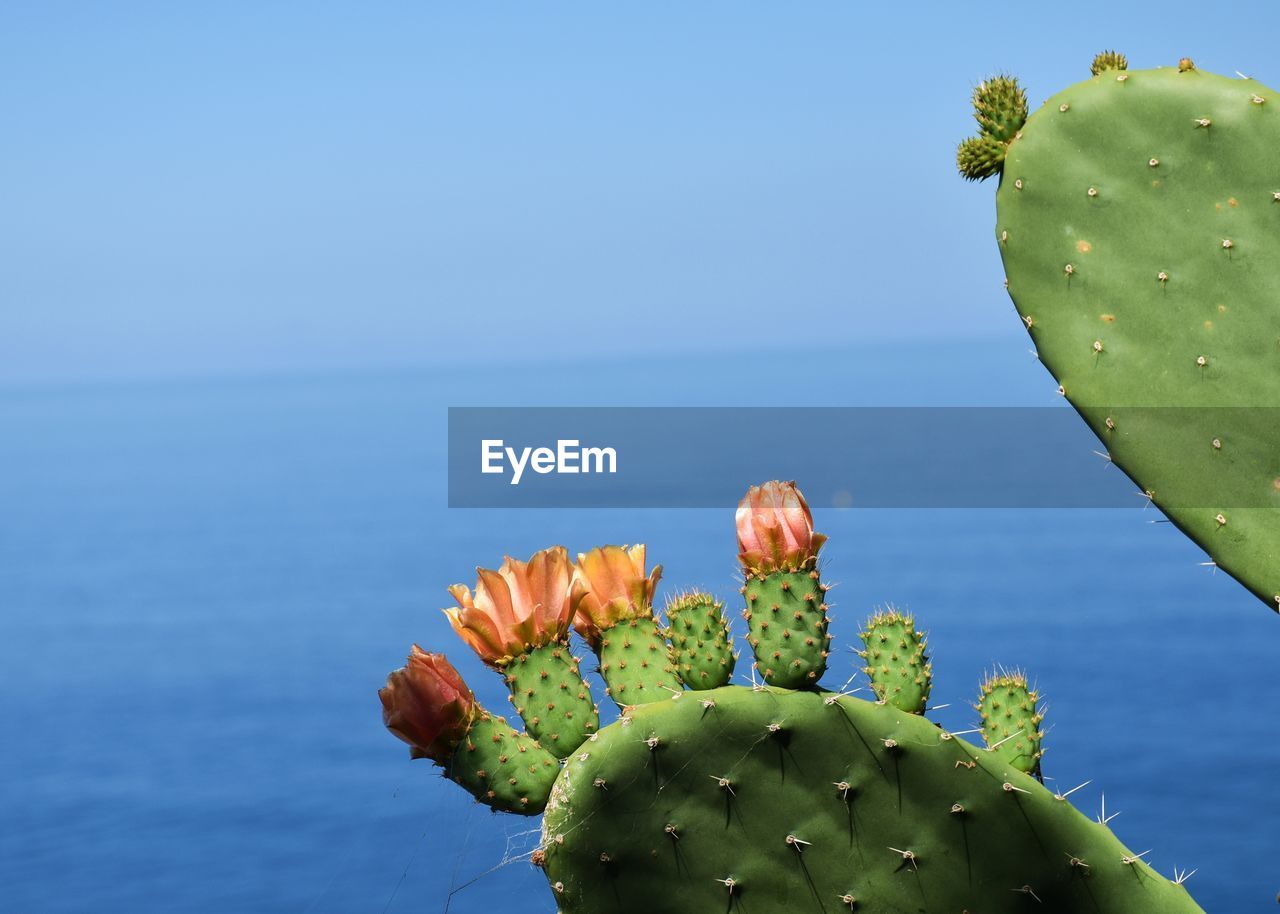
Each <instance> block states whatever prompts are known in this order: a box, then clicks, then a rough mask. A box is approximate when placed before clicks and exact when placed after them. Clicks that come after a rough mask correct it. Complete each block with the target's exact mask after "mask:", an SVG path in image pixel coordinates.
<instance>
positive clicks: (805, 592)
mask: <svg viewBox="0 0 1280 914" xmlns="http://www.w3.org/2000/svg"><path fill="white" fill-rule="evenodd" d="M742 592H743V595H744V596H745V597H746V601H747V608H746V610H745V611H744V612H743V614H742V615H743V618H745V619H746V620H747V629H748V632H749V634H748V635H747V643H748V644H750V645H751V649H752V651H754V652H755V657H756V667H757V669H759V670H760V675H761V676H763V677H764V681H765V682H767V683H769V685H774V686H779V687H781V688H784V689H802V688H806V687H808V688H811V687H813V686H815V685H817V682H818V680H819V679H821V678H822V674H823V673H825V672H826V670H827V655H828V650H827V646H828V645H829V644H830V643H831V636H830V635H828V634H827V626H828V622H827V604H826V603H825V602H824V600H825V599H826V588H824V587H823V586H822V583H821V581H820V580H819V578H818V572H817V569H816V568H815V569H813V570H810V571H775V572H773V573H772V574H766V575H751V574H748V575H747V582H746V585H745V586H744V587H743V588H742Z"/></svg>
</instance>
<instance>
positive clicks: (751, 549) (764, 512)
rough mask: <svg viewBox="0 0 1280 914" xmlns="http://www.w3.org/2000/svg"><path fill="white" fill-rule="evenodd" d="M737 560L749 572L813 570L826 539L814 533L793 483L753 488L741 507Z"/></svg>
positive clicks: (811, 519)
mask: <svg viewBox="0 0 1280 914" xmlns="http://www.w3.org/2000/svg"><path fill="white" fill-rule="evenodd" d="M735 520H736V522H737V526H738V561H740V562H741V563H742V566H743V568H745V569H746V570H747V571H748V572H749V573H752V574H771V573H772V572H775V571H798V570H801V569H804V568H809V567H812V566H813V565H814V564H815V563H816V562H817V558H818V550H820V549H821V548H822V544H823V543H825V542H826V541H827V538H826V537H825V536H823V535H822V534H821V533H815V532H814V530H813V514H812V513H811V512H810V511H809V505H808V504H806V503H805V500H804V496H803V495H801V494H800V490H799V489H797V488H796V484H795V483H794V482H779V481H777V480H774V481H773V482H766V483H765V484H764V485H762V486H752V487H751V488H750V489H748V490H747V494H746V495H745V496H743V499H742V501H741V502H740V503H739V504H738V513H737V515H736V518H735Z"/></svg>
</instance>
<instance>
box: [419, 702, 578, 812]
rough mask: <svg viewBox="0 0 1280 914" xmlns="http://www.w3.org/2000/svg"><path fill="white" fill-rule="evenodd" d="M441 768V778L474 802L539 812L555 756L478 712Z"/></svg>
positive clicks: (497, 719) (554, 769) (557, 767)
mask: <svg viewBox="0 0 1280 914" xmlns="http://www.w3.org/2000/svg"><path fill="white" fill-rule="evenodd" d="M444 767H445V774H446V776H447V777H449V778H451V779H452V780H453V781H455V782H456V783H458V784H460V785H461V786H462V787H465V788H466V789H467V790H468V791H470V792H471V794H472V795H473V796H474V797H475V798H476V799H477V800H479V801H480V802H482V803H485V804H487V805H489V806H492V807H493V808H494V809H500V810H503V811H505V812H516V813H522V814H524V815H533V814H535V813H538V812H541V811H542V808H543V806H545V805H546V802H547V795H548V794H549V793H550V792H551V785H552V783H553V782H554V781H555V779H556V776H557V775H558V774H559V773H560V763H559V762H558V761H557V760H556V758H555V756H553V755H552V754H551V753H550V752H548V751H547V750H546V749H543V748H542V747H541V746H539V745H538V744H537V743H536V742H534V741H533V740H532V739H530V738H529V737H528V736H526V735H525V734H523V733H517V732H516V731H515V730H513V729H511V727H510V726H509V725H508V724H507V722H506V721H505V720H503V719H502V718H501V717H494V716H493V715H492V714H489V713H487V712H484V711H482V712H480V713H479V714H477V715H476V717H475V720H474V721H472V724H471V729H470V730H468V731H467V735H466V737H465V738H464V739H463V740H462V742H461V743H459V744H458V747H457V748H456V749H455V750H454V752H453V756H452V757H451V758H450V759H449V760H448V761H447V762H446V763H445V766H444Z"/></svg>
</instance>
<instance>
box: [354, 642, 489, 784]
mask: <svg viewBox="0 0 1280 914" xmlns="http://www.w3.org/2000/svg"><path fill="white" fill-rule="evenodd" d="M378 697H379V698H381V699H382V722H383V723H384V724H385V725H386V727H387V729H388V730H390V731H391V732H392V733H394V734H395V735H396V736H398V737H399V738H400V739H402V740H404V741H405V742H406V743H408V744H409V746H410V752H409V754H410V755H412V756H413V757H414V758H431V759H435V760H436V761H437V762H441V763H443V762H445V761H446V760H447V759H448V758H449V756H450V755H451V754H452V752H453V749H454V747H455V746H457V745H458V743H459V741H461V740H462V738H463V737H464V736H466V734H467V730H468V728H469V727H470V726H471V719H472V717H473V716H474V714H475V707H476V703H475V696H473V695H472V694H471V690H470V689H469V688H467V684H466V683H465V682H463V681H462V676H460V675H459V674H458V671H457V670H455V669H454V668H453V666H452V664H450V663H449V661H448V660H446V659H445V656H444V654H428V653H427V652H426V651H424V650H423V649H422V648H420V647H418V645H416V644H415V645H414V646H413V650H412V651H411V652H410V653H409V660H408V662H406V663H405V665H404V666H403V667H401V668H400V669H398V670H395V671H394V672H392V673H391V675H389V676H388V677H387V684H386V686H384V687H383V688H381V689H379V690H378Z"/></svg>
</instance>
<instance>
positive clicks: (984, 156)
mask: <svg viewBox="0 0 1280 914" xmlns="http://www.w3.org/2000/svg"><path fill="white" fill-rule="evenodd" d="M1004 154H1005V145H1004V143H1001V142H1000V141H999V140H994V139H992V138H991V137H989V136H986V135H983V136H974V137H970V138H969V139H967V140H965V141H964V142H963V143H961V144H960V147H959V148H958V149H957V150H956V168H958V169H959V170H960V174H961V175H963V176H964V177H965V178H967V179H968V180H970V181H982V180H985V179H987V178H990V177H991V176H992V175H998V174H1000V167H1001V166H1002V165H1003V164H1004Z"/></svg>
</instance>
